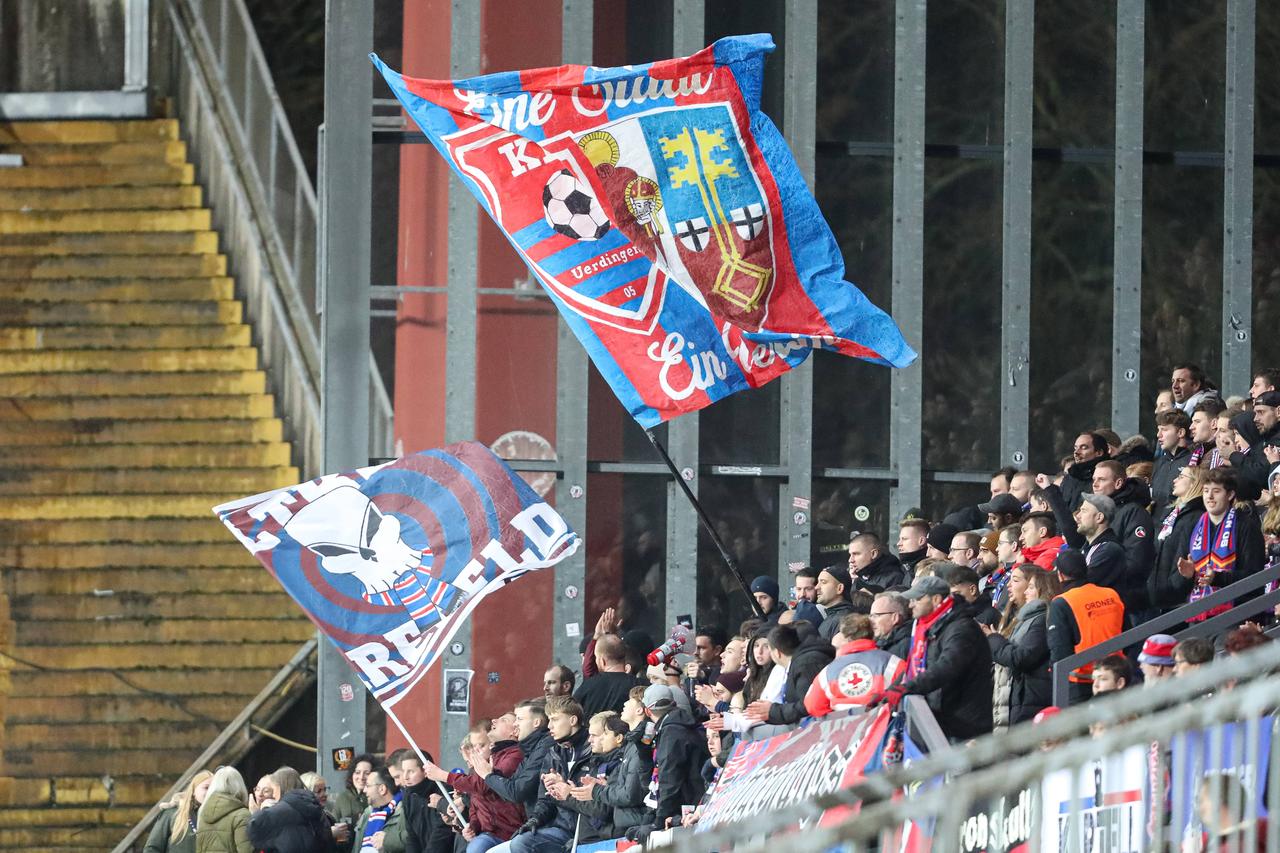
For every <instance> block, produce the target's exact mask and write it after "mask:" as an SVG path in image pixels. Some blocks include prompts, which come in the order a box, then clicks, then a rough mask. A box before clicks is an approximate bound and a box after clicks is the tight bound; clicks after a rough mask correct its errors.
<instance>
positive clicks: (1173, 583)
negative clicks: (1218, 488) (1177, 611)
mask: <svg viewBox="0 0 1280 853" xmlns="http://www.w3.org/2000/svg"><path fill="white" fill-rule="evenodd" d="M1208 475H1209V467H1208V466H1207V465H1197V466H1194V467H1191V466H1188V467H1186V468H1183V469H1182V470H1181V471H1179V472H1178V476H1176V477H1174V479H1173V497H1174V501H1173V505H1172V506H1171V507H1169V512H1168V513H1167V514H1166V515H1165V517H1164V518H1163V519H1162V520H1161V521H1160V527H1159V528H1158V529H1157V530H1156V563H1155V567H1154V568H1153V569H1152V570H1151V574H1150V575H1149V576H1148V577H1147V594H1148V595H1149V596H1150V597H1151V605H1152V606H1153V607H1158V608H1160V609H1161V610H1162V611H1169V610H1172V609H1173V608H1175V607H1177V606H1178V605H1180V604H1186V602H1187V595H1188V594H1190V592H1191V588H1192V587H1193V586H1194V585H1195V582H1194V581H1191V580H1188V579H1187V578H1184V577H1183V576H1182V575H1180V574H1178V558H1179V557H1181V556H1182V555H1183V554H1185V553H1186V549H1187V543H1188V542H1190V541H1191V532H1192V531H1193V530H1194V529H1195V526H1196V522H1198V521H1199V520H1200V516H1201V515H1202V514H1203V513H1204V501H1203V500H1202V499H1201V497H1200V496H1201V495H1202V494H1203V493H1204V481H1205V477H1207V476H1208Z"/></svg>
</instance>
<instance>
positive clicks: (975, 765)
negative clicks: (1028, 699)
mask: <svg viewBox="0 0 1280 853" xmlns="http://www.w3.org/2000/svg"><path fill="white" fill-rule="evenodd" d="M1277 669H1280V643H1268V644H1265V645H1263V646H1261V647H1259V648H1256V649H1251V650H1249V651H1247V652H1245V653H1243V654H1239V655H1233V656H1231V657H1229V658H1227V659H1224V660H1219V661H1216V662H1215V664H1214V665H1213V666H1207V667H1202V668H1200V669H1199V670H1197V671H1195V672H1192V673H1189V674H1188V675H1186V676H1183V677H1180V678H1177V679H1169V680H1167V681H1165V682H1163V683H1161V684H1158V685H1155V686H1153V687H1150V688H1147V689H1143V690H1123V691H1120V692H1119V693H1116V694H1114V695H1113V696H1108V697H1107V698H1106V699H1104V700H1101V701H1096V702H1087V703H1085V704H1083V705H1079V706H1076V707H1073V708H1069V709H1067V710H1065V711H1063V712H1062V713H1061V714H1058V715H1056V716H1054V717H1051V718H1050V719H1048V720H1047V721H1045V722H1044V723H1042V724H1038V725H1034V726H1032V725H1016V726H1013V727H1011V728H1009V729H1007V730H1005V731H1001V732H997V733H995V734H992V735H987V736H984V737H982V738H979V739H977V740H976V741H973V742H972V743H971V744H969V745H967V746H965V747H964V748H962V749H948V750H940V751H938V752H933V753H930V754H929V755H928V756H927V757H925V758H924V759H921V760H920V761H916V762H913V763H911V764H905V765H902V766H901V767H899V768H897V769H894V770H891V771H888V772H885V773H876V774H872V775H869V776H867V777H866V778H865V779H864V780H862V781H861V782H860V783H859V784H858V785H855V786H854V787H852V788H848V789H845V790H840V791H835V792H833V793H830V794H826V795H823V796H821V797H817V798H815V799H813V800H810V801H808V802H804V803H798V804H796V803H793V804H790V805H788V807H787V808H786V809H784V810H780V811H773V812H768V813H764V814H758V815H753V816H752V818H751V820H750V821H749V822H745V823H744V824H742V825H731V826H726V827H721V828H718V829H716V830H713V831H710V832H706V833H700V834H692V833H683V834H679V835H677V836H676V837H675V838H673V839H672V843H671V845H670V847H671V849H673V850H675V851H677V853H704V851H714V850H728V849H733V850H735V851H752V852H753V853H754V851H761V853H764V851H766V850H767V851H769V853H791V851H797V853H798V851H802V850H805V851H807V850H827V849H831V848H833V847H836V846H838V845H839V844H840V842H841V841H843V840H847V839H851V838H857V839H861V840H866V839H869V838H873V837H874V834H875V833H876V832H878V831H879V830H880V829H884V828H889V827H893V826H900V825H901V824H902V823H903V822H904V821H906V820H907V819H910V818H912V817H916V818H918V817H921V816H926V815H933V814H939V813H941V812H943V811H946V810H948V809H954V808H955V807H956V805H957V803H958V805H959V807H961V808H963V807H965V806H966V805H967V804H970V803H972V802H974V801H979V800H981V799H982V798H983V797H986V796H990V795H991V794H992V793H993V792H996V791H1008V790H1011V789H1016V788H1017V787H1020V786H1022V785H1023V784H1025V783H1026V782H1027V781H1028V780H1029V779H1034V778H1037V777H1038V776H1040V775H1043V774H1044V773H1046V772H1050V771H1052V770H1057V769H1061V768H1064V767H1072V766H1076V765H1078V764H1079V763H1080V762H1082V761H1083V760H1086V759H1088V758H1093V757H1096V756H1098V755H1106V754H1108V753H1110V752H1114V751H1116V750H1118V749H1122V748H1125V747H1128V746H1133V745H1138V744H1149V743H1150V742H1151V741H1152V739H1153V738H1155V737H1160V738H1167V737H1168V736H1169V735H1171V734H1174V733H1176V732H1179V731H1187V730H1189V729H1192V728H1198V727H1203V726H1207V725H1210V724H1212V723H1214V722H1219V721H1230V720H1238V719H1243V718H1246V717H1249V716H1256V715H1258V714H1261V713H1266V712H1270V711H1272V710H1273V709H1274V708H1275V707H1276V706H1277V704H1280V679H1277V678H1275V676H1274V673H1275V672H1276V670H1277ZM1228 686H1231V687H1232V689H1231V690H1225V689H1223V688H1225V687H1228ZM1189 697H1198V698H1197V699H1196V701H1195V702H1189V701H1188V698H1189ZM1160 715H1164V717H1165V718H1167V720H1168V722H1167V724H1157V722H1156V721H1157V720H1160V719H1161V716H1160ZM1098 724H1104V725H1106V726H1107V729H1106V731H1105V732H1104V733H1103V734H1102V735H1101V736H1100V737H1093V736H1091V734H1090V733H1091V730H1092V729H1093V728H1094V727H1095V726H1096V725H1098ZM1157 732H1158V734H1156V733H1157ZM1046 743H1054V744H1057V746H1055V747H1054V748H1053V749H1050V750H1046V749H1044V748H1043V747H1044V745H1045V744H1046ZM960 776H963V778H964V784H963V785H941V786H938V787H937V788H936V789H934V790H924V789H919V790H917V791H916V792H915V793H914V794H913V795H912V796H910V797H901V796H898V795H899V793H900V792H901V791H903V790H904V789H911V788H912V787H913V786H916V785H919V784H921V783H925V782H929V781H931V780H934V779H940V778H948V777H950V778H957V777H960ZM953 799H954V800H956V802H952V800H953ZM850 805H860V806H861V809H860V810H859V811H858V812H857V816H856V818H855V819H853V820H849V821H845V822H842V823H838V824H836V825H834V826H827V827H816V826H814V825H812V822H813V821H814V820H815V819H816V818H817V817H818V816H819V815H821V814H822V813H823V812H824V811H825V810H827V809H830V808H834V807H837V806H850ZM803 821H810V824H808V825H807V828H806V830H805V831H804V832H803V833H796V834H794V835H781V834H780V833H783V832H785V830H787V829H788V828H789V827H792V826H794V825H795V824H796V823H797V822H803ZM761 839H767V840H765V841H763V842H762V841H761ZM859 849H863V848H859ZM935 849H937V848H935Z"/></svg>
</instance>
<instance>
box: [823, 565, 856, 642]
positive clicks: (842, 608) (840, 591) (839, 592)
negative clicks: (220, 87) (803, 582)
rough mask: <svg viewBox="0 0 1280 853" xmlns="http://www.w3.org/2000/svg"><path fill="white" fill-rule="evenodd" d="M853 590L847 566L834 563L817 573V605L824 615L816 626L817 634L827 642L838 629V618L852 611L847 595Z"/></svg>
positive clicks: (851, 604)
mask: <svg viewBox="0 0 1280 853" xmlns="http://www.w3.org/2000/svg"><path fill="white" fill-rule="evenodd" d="M852 592H853V578H852V577H851V576H850V574H849V567H848V566H842V565H840V564H838V563H837V564H836V565H834V566H827V567H826V568H825V569H823V570H822V571H821V572H819V573H818V606H819V607H821V608H822V612H823V614H825V615H824V617H823V620H822V624H821V625H819V626H818V634H820V635H821V636H822V638H823V639H824V640H826V641H827V642H831V638H832V637H834V636H835V633H836V631H839V630H840V620H841V618H843V617H844V616H845V615H847V614H849V613H852V612H853V603H852V602H851V601H850V600H849V595H850V594H851V593H852Z"/></svg>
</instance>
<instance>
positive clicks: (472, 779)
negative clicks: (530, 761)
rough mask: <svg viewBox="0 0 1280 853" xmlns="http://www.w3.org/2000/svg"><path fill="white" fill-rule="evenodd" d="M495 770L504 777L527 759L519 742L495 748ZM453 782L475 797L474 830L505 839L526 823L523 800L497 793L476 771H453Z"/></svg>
mask: <svg viewBox="0 0 1280 853" xmlns="http://www.w3.org/2000/svg"><path fill="white" fill-rule="evenodd" d="M490 758H491V760H492V762H493V772H494V773H497V774H498V775H500V776H506V777H508V778H510V777H511V774H512V773H515V772H516V768H517V767H519V766H520V762H521V760H523V759H524V753H523V752H521V751H520V745H519V744H517V743H516V742H515V741H507V742H506V744H505V745H500V748H499V749H495V750H494V752H493V754H492V756H490ZM448 782H449V785H450V786H451V787H453V788H454V790H457V791H461V792H462V793H464V794H469V795H470V796H471V820H470V824H471V831H472V832H474V833H475V834H476V835H479V834H480V833H482V832H488V833H492V834H493V835H496V836H497V837H498V838H500V839H502V840H503V841H506V840H508V839H509V838H511V836H512V834H513V833H514V832H515V831H516V830H517V829H519V828H520V825H521V824H522V823H524V806H522V805H521V804H520V803H509V802H507V801H506V800H504V799H502V797H499V796H498V794H497V792H495V791H494V790H493V789H492V788H490V787H489V786H488V785H486V784H485V781H484V779H481V778H480V777H479V776H477V775H476V774H475V773H474V772H473V773H450V774H449V779H448Z"/></svg>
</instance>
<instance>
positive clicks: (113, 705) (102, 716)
mask: <svg viewBox="0 0 1280 853" xmlns="http://www.w3.org/2000/svg"><path fill="white" fill-rule="evenodd" d="M244 704H246V699H244V697H209V695H200V697H191V695H186V697H182V707H179V706H178V704H177V703H174V702H170V701H168V699H165V698H164V697H152V695H141V694H140V695H128V697H127V695H113V697H104V695H92V697H90V695H83V697H68V695H58V697H9V699H8V702H6V703H5V706H6V712H8V722H9V725H14V724H20V722H74V721H79V720H82V721H86V722H134V721H138V720H191V715H192V713H200V715H204V716H206V717H212V719H215V720H227V721H230V720H232V719H233V717H234V716H236V715H237V713H239V711H241V708H243V707H244ZM183 707H186V708H189V711H191V713H187V711H183Z"/></svg>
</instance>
